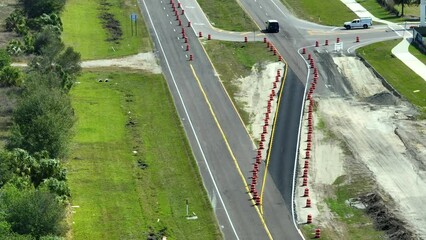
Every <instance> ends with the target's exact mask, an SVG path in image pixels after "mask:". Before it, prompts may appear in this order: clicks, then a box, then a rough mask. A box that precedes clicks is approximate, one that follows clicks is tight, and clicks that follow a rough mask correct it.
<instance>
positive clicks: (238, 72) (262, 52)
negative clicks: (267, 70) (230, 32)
mask: <svg viewBox="0 0 426 240" xmlns="http://www.w3.org/2000/svg"><path fill="white" fill-rule="evenodd" d="M204 47H205V49H206V51H207V53H208V55H209V57H210V59H211V61H212V63H213V65H214V67H215V69H216V70H217V72H218V73H219V75H220V79H221V80H222V83H223V85H224V86H225V89H226V91H227V92H228V94H229V96H230V97H231V100H232V101H233V102H234V104H235V106H236V108H237V110H238V112H239V114H240V116H241V118H242V119H243V122H244V123H245V124H246V125H248V123H249V115H248V113H247V112H245V111H244V110H243V103H240V102H238V101H237V100H236V99H235V97H234V96H235V93H237V92H238V90H239V89H238V86H236V85H235V84H234V83H233V80H234V79H237V78H240V77H245V76H248V75H250V74H251V69H252V67H253V65H255V64H256V63H262V62H273V61H277V60H278V57H277V56H274V55H273V54H272V52H270V51H269V50H268V49H267V48H266V45H265V44H264V43H261V42H248V43H242V42H224V41H216V40H210V41H207V42H206V44H205V45H204Z"/></svg>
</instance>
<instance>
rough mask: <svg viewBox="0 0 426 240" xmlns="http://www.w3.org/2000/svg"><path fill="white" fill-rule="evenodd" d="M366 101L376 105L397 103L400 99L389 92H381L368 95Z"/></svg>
mask: <svg viewBox="0 0 426 240" xmlns="http://www.w3.org/2000/svg"><path fill="white" fill-rule="evenodd" d="M365 101H366V102H368V103H371V104H375V105H396V104H397V103H398V99H397V98H396V97H395V96H393V95H392V94H391V93H389V92H385V91H383V92H379V93H376V94H374V95H372V96H370V97H366V98H365Z"/></svg>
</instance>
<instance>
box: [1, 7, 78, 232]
mask: <svg viewBox="0 0 426 240" xmlns="http://www.w3.org/2000/svg"><path fill="white" fill-rule="evenodd" d="M19 3H20V5H19V8H18V9H16V10H15V11H14V12H12V13H11V14H10V16H9V17H8V18H7V19H6V24H5V25H6V26H5V30H6V31H11V32H15V33H16V36H17V38H16V39H13V40H11V41H10V42H9V44H8V45H7V47H6V49H0V87H13V88H16V89H17V91H16V92H17V96H16V98H17V99H16V100H17V104H16V106H15V108H14V111H13V116H12V119H13V125H12V127H11V128H10V134H9V137H8V141H7V144H6V147H5V149H3V150H1V151H0V239H45V240H46V239H61V237H63V236H64V234H65V233H66V231H67V224H66V221H65V218H66V208H67V206H68V204H69V202H68V200H69V197H70V190H69V187H68V184H67V172H66V169H65V168H64V167H63V164H62V162H61V160H60V159H63V158H64V157H65V156H66V154H67V150H68V143H69V140H70V138H71V135H72V132H71V129H72V127H73V124H74V122H75V116H74V111H73V108H72V106H71V101H70V97H69V95H68V93H69V91H70V89H71V88H72V86H73V83H74V82H75V80H76V78H77V76H78V75H79V74H80V72H81V67H80V54H79V53H78V52H76V51H74V49H73V48H72V47H67V46H65V44H64V43H63V42H62V40H61V33H62V22H61V19H60V17H59V14H60V12H61V11H62V10H63V8H64V5H65V0H20V1H19ZM16 55H24V56H25V57H26V58H28V59H30V60H29V64H28V67H27V68H25V69H23V70H21V69H19V68H16V67H12V66H11V65H10V64H11V56H12V57H13V56H16Z"/></svg>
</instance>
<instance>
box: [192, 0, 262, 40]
mask: <svg viewBox="0 0 426 240" xmlns="http://www.w3.org/2000/svg"><path fill="white" fill-rule="evenodd" d="M197 2H198V4H200V6H201V8H202V9H203V11H204V13H205V14H206V15H207V18H208V19H209V21H210V23H211V24H212V25H213V26H214V27H216V28H219V29H223V30H228V31H237V32H247V31H258V30H259V27H257V26H256V25H255V24H254V22H253V21H252V19H251V18H250V17H249V16H248V15H247V13H246V12H245V11H244V10H243V9H242V8H241V6H240V5H239V4H238V3H237V1H236V0H215V1H212V0H198V1H197ZM260 27H261V28H262V27H263V26H260Z"/></svg>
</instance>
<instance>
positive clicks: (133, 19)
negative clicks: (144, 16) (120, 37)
mask: <svg viewBox="0 0 426 240" xmlns="http://www.w3.org/2000/svg"><path fill="white" fill-rule="evenodd" d="M137 18H138V15H136V13H132V14H131V15H130V19H132V21H133V22H135V21H136V19H137Z"/></svg>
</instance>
